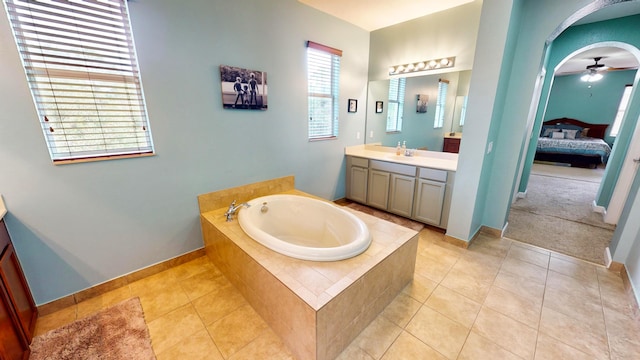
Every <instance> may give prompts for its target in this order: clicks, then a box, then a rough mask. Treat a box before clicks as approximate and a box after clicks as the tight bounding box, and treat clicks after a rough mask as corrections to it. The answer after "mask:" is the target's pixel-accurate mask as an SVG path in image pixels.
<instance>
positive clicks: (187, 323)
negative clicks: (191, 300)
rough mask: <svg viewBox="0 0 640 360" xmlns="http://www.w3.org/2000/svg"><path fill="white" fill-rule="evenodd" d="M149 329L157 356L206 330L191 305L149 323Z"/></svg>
mask: <svg viewBox="0 0 640 360" xmlns="http://www.w3.org/2000/svg"><path fill="white" fill-rule="evenodd" d="M147 327H148V328H149V335H150V336H151V345H152V346H153V351H154V352H155V353H156V354H161V353H162V352H164V351H165V350H167V349H170V348H172V347H173V346H175V345H176V344H180V343H182V342H183V341H185V340H186V339H188V338H190V337H191V336H192V335H193V334H195V333H198V332H200V331H203V330H206V329H205V327H204V324H203V323H202V320H200V317H199V316H198V314H197V313H196V311H195V309H194V308H193V306H192V305H191V304H187V305H185V306H183V307H181V308H178V309H176V310H174V311H172V312H170V313H168V314H166V315H164V316H162V317H160V318H158V319H155V320H153V321H149V322H147Z"/></svg>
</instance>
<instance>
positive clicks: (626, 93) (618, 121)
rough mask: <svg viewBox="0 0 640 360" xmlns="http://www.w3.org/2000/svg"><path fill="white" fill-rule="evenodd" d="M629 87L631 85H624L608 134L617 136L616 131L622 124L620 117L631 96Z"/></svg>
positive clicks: (622, 115) (625, 109)
mask: <svg viewBox="0 0 640 360" xmlns="http://www.w3.org/2000/svg"><path fill="white" fill-rule="evenodd" d="M631 88H632V86H631V85H627V86H625V87H624V92H623V93H622V99H620V105H618V112H617V113H616V118H615V119H614V120H613V124H612V125H611V132H610V133H609V135H610V136H614V137H615V136H618V132H619V131H620V124H622V118H623V117H624V113H625V112H626V111H627V106H628V105H629V99H630V98H631Z"/></svg>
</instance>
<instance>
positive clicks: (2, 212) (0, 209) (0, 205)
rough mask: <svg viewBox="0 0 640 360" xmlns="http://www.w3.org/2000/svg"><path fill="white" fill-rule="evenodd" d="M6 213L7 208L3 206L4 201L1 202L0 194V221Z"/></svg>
mask: <svg viewBox="0 0 640 360" xmlns="http://www.w3.org/2000/svg"><path fill="white" fill-rule="evenodd" d="M6 213H7V208H6V207H5V206H4V201H2V194H0V220H2V218H3V217H4V215H5V214H6Z"/></svg>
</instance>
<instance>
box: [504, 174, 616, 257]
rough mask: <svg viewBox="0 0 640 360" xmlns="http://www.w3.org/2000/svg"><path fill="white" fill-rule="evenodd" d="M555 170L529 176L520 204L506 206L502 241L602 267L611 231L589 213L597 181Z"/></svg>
mask: <svg viewBox="0 0 640 360" xmlns="http://www.w3.org/2000/svg"><path fill="white" fill-rule="evenodd" d="M555 168H557V170H555V169H553V168H551V169H549V168H544V169H543V171H538V172H536V173H532V174H531V177H530V179H529V185H528V189H527V196H526V198H523V199H518V200H516V202H515V203H514V204H513V205H512V206H511V211H510V213H509V220H508V221H509V226H508V227H507V231H506V232H505V237H508V238H511V239H515V240H519V241H522V242H525V243H529V244H532V245H536V246H539V247H542V248H545V249H549V250H554V251H557V252H560V253H563V254H566V255H569V256H573V257H577V258H580V259H583V260H587V261H590V262H593V263H597V264H604V250H605V248H606V247H607V246H608V245H609V243H610V242H611V238H612V237H613V231H614V230H615V225H611V224H607V223H605V222H604V221H603V220H602V214H599V213H596V212H593V210H592V203H593V200H594V199H595V196H596V194H597V191H598V187H599V186H600V183H599V178H598V176H597V175H596V174H590V173H584V171H594V170H591V169H573V170H579V171H572V170H571V168H567V169H565V168H562V167H555ZM538 170H540V169H538ZM534 171H536V169H535V168H534ZM554 171H556V173H554ZM595 171H597V169H595Z"/></svg>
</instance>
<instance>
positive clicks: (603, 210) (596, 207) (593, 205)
mask: <svg viewBox="0 0 640 360" xmlns="http://www.w3.org/2000/svg"><path fill="white" fill-rule="evenodd" d="M591 210H593V212H597V213H600V214H603V216H604V215H606V214H607V209H606V208H605V207H604V206H600V205H598V204H596V201H595V200H593V202H592V203H591Z"/></svg>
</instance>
